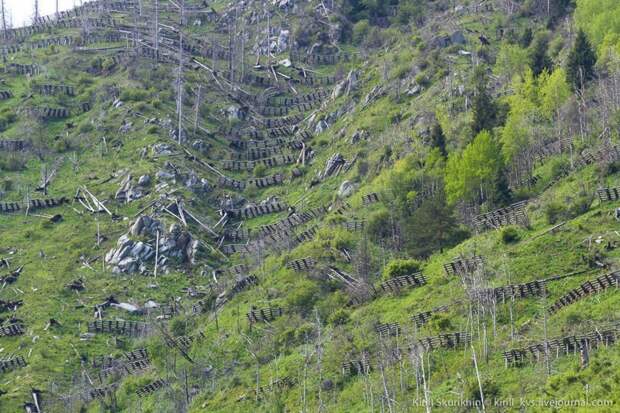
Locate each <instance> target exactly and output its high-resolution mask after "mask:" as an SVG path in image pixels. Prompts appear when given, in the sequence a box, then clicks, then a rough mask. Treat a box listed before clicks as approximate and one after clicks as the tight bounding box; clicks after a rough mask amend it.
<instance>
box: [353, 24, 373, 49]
mask: <svg viewBox="0 0 620 413" xmlns="http://www.w3.org/2000/svg"><path fill="white" fill-rule="evenodd" d="M368 32H370V23H368V20H366V19H364V20H360V21H358V22H357V23H355V25H354V26H353V43H355V44H361V43H362V42H363V41H364V40H365V39H366V36H368Z"/></svg>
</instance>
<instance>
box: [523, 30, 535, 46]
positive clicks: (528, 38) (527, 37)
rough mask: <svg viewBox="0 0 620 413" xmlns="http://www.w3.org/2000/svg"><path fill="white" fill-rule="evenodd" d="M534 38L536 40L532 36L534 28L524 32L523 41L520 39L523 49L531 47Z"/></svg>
mask: <svg viewBox="0 0 620 413" xmlns="http://www.w3.org/2000/svg"><path fill="white" fill-rule="evenodd" d="M533 38H534V35H533V34H532V28H531V27H527V28H526V29H525V31H524V32H523V34H522V35H521V39H519V43H520V44H521V47H530V44H531V43H532V40H533Z"/></svg>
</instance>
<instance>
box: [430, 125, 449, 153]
mask: <svg viewBox="0 0 620 413" xmlns="http://www.w3.org/2000/svg"><path fill="white" fill-rule="evenodd" d="M431 145H432V146H433V148H437V149H439V153H441V156H443V157H444V158H445V157H446V156H448V151H446V136H445V135H444V134H443V129H441V125H440V124H439V122H435V124H434V125H433V128H432V129H431Z"/></svg>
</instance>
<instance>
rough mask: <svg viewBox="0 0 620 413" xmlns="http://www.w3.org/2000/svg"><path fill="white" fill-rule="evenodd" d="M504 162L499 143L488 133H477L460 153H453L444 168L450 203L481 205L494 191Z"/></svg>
mask: <svg viewBox="0 0 620 413" xmlns="http://www.w3.org/2000/svg"><path fill="white" fill-rule="evenodd" d="M502 167H503V159H502V155H501V150H500V147H499V145H498V143H497V142H496V141H495V139H494V138H493V137H492V136H491V134H490V133H489V132H487V131H483V132H481V133H479V134H478V135H477V136H476V137H475V138H474V140H473V142H472V143H470V144H469V145H468V146H467V148H465V150H464V151H463V153H462V154H460V155H459V154H452V155H451V156H450V157H449V158H448V164H447V166H446V193H447V194H448V201H449V203H452V204H453V203H455V202H456V201H458V200H459V199H464V200H466V201H479V202H484V201H485V200H487V199H488V197H489V196H491V195H493V194H494V193H495V191H496V189H497V185H498V182H499V178H500V173H501V170H502Z"/></svg>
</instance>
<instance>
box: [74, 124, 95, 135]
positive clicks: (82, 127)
mask: <svg viewBox="0 0 620 413" xmlns="http://www.w3.org/2000/svg"><path fill="white" fill-rule="evenodd" d="M93 129H94V127H93V124H92V123H90V122H84V123H81V124H80V126H79V128H78V132H80V133H88V132H92V130H93Z"/></svg>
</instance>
